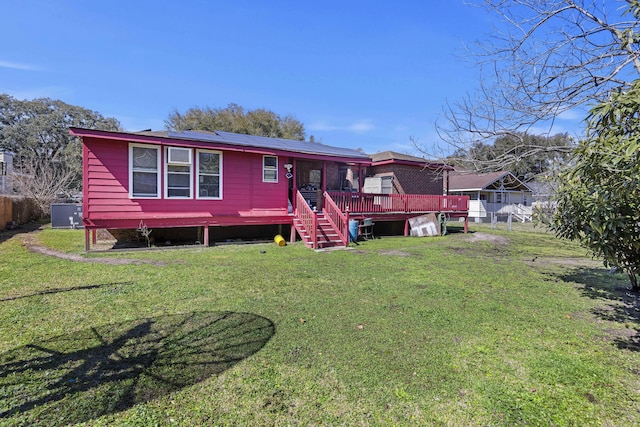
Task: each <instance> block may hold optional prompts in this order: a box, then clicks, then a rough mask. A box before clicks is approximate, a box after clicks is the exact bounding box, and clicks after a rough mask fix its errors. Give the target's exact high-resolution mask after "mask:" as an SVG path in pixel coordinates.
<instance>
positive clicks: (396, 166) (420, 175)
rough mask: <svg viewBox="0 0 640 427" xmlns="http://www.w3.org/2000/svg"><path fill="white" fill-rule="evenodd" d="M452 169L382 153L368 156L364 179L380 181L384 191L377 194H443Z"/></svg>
mask: <svg viewBox="0 0 640 427" xmlns="http://www.w3.org/2000/svg"><path fill="white" fill-rule="evenodd" d="M452 170H453V167H451V166H449V165H446V164H443V163H435V162H432V161H429V160H426V159H423V158H420V157H415V156H410V155H407V154H401V153H396V152H394V151H383V152H381V153H376V154H373V155H372V156H371V167H370V168H368V170H367V176H368V177H369V178H381V180H380V181H382V182H383V186H385V190H386V191H380V192H381V193H383V192H384V193H387V192H389V191H390V194H446V182H447V180H448V174H449V172H450V171H452ZM370 181H372V180H370ZM389 181H390V182H389ZM374 185H375V184H374ZM366 186H367V180H366V178H365V187H366ZM369 188H371V187H369ZM389 189H390V190H389ZM365 191H366V190H365ZM369 192H372V193H373V192H377V191H369Z"/></svg>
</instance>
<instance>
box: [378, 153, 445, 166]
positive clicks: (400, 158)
mask: <svg viewBox="0 0 640 427" xmlns="http://www.w3.org/2000/svg"><path fill="white" fill-rule="evenodd" d="M371 161H372V162H373V165H374V166H375V164H376V163H382V162H405V163H406V162H409V163H416V164H419V165H421V166H425V165H426V166H428V167H432V168H433V167H439V168H445V169H453V168H452V167H451V166H449V165H446V164H444V163H437V162H434V161H433V160H427V159H425V158H422V157H416V156H411V155H409V154H403V153H398V152H395V151H381V152H380V153H376V154H372V155H371Z"/></svg>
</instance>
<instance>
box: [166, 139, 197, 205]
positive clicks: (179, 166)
mask: <svg viewBox="0 0 640 427" xmlns="http://www.w3.org/2000/svg"><path fill="white" fill-rule="evenodd" d="M191 153H192V150H191V149H190V148H179V147H167V152H166V178H165V197H167V198H182V199H187V198H191V197H192V194H191V182H192V181H193V179H192V164H193V162H192V159H191Z"/></svg>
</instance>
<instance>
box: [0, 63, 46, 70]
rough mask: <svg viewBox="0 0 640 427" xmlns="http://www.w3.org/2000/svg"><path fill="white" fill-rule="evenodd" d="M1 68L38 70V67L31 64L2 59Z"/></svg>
mask: <svg viewBox="0 0 640 427" xmlns="http://www.w3.org/2000/svg"><path fill="white" fill-rule="evenodd" d="M0 68H9V69H11V70H22V71H36V70H38V67H35V66H33V65H29V64H21V63H19V62H11V61H0Z"/></svg>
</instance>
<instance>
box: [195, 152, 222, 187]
mask: <svg viewBox="0 0 640 427" xmlns="http://www.w3.org/2000/svg"><path fill="white" fill-rule="evenodd" d="M197 156H198V157H197V166H196V167H197V170H198V178H197V186H198V188H197V198H198V199H222V153H220V152H219V151H208V150H198V151H197Z"/></svg>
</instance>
